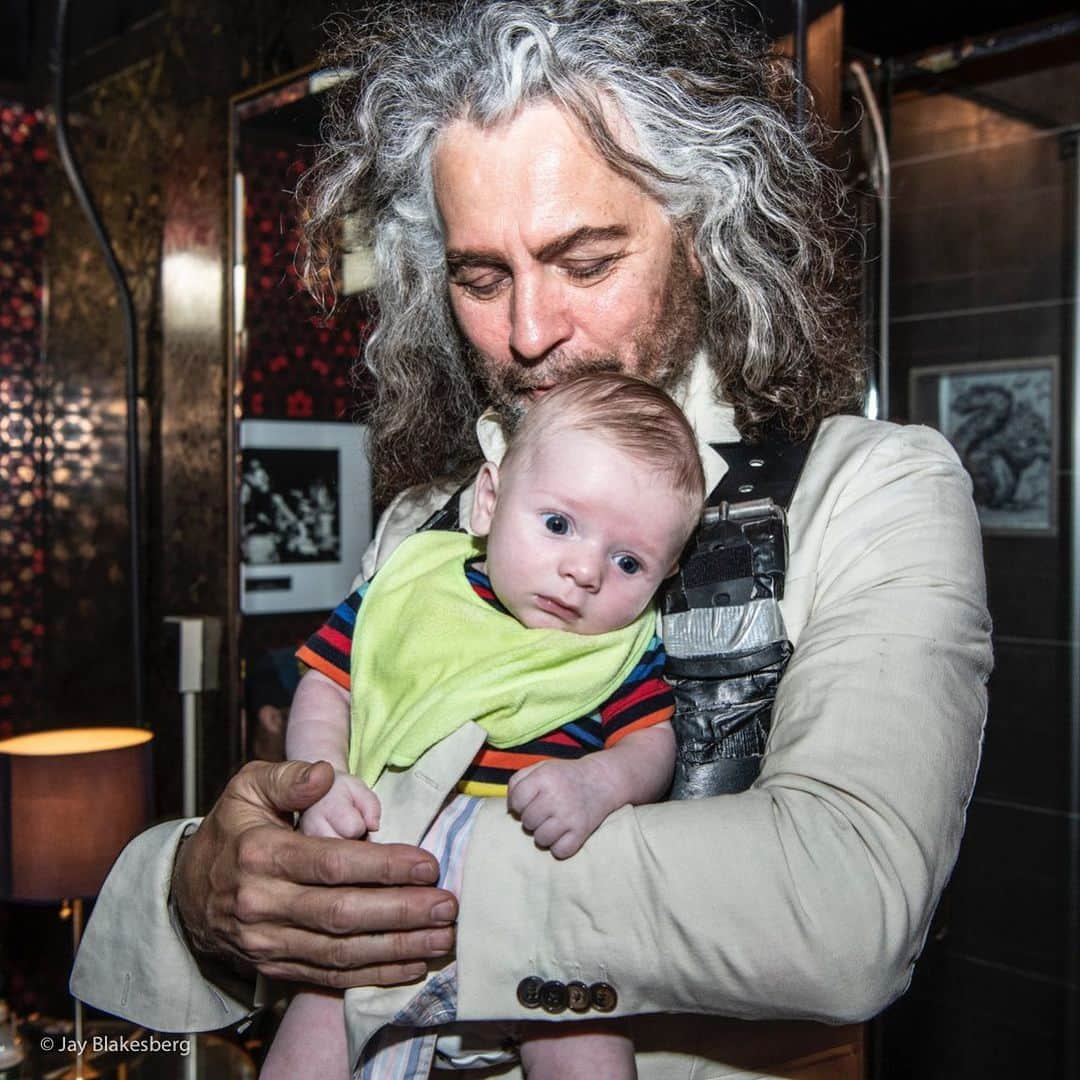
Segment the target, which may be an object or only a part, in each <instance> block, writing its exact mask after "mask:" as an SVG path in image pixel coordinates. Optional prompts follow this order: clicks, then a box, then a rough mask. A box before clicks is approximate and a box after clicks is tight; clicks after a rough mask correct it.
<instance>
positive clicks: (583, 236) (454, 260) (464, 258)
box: [446, 225, 630, 270]
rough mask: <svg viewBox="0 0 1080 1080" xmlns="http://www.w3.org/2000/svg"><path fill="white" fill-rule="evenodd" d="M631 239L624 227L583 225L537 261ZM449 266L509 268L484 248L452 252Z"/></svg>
mask: <svg viewBox="0 0 1080 1080" xmlns="http://www.w3.org/2000/svg"><path fill="white" fill-rule="evenodd" d="M629 235H630V230H629V229H627V228H626V226H625V225H582V226H580V227H579V228H577V229H573V230H571V231H570V232H568V233H564V234H563V235H562V236H556V237H555V239H554V240H549V241H548V242H547V243H546V244H545V245H544V246H543V247H542V248H541V249H540V250H539V251H538V252H537V253H536V257H537V258H538V259H539V260H540V261H541V262H548V261H550V260H551V259H557V258H558V257H559V256H560V255H565V254H566V253H567V252H568V251H572V250H573V249H574V248H576V247H580V246H582V245H584V244H592V243H602V242H604V241H605V240H625V239H626V238H627V237H628V236H629ZM446 263H447V265H448V266H449V267H450V269H451V270H459V269H463V268H465V267H468V266H496V267H503V266H505V265H506V263H505V260H504V259H503V257H502V255H501V254H499V253H498V252H495V251H489V250H484V249H482V248H481V249H474V250H471V251H470V250H465V249H461V248H450V249H449V250H448V251H447V252H446Z"/></svg>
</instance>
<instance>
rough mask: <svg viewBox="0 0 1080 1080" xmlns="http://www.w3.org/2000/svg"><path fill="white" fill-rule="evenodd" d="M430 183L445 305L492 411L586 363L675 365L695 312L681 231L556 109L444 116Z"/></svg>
mask: <svg viewBox="0 0 1080 1080" xmlns="http://www.w3.org/2000/svg"><path fill="white" fill-rule="evenodd" d="M617 133H618V132H617ZM435 192H436V197H437V199H438V204H439V210H440V213H441V215H442V219H443V225H444V228H445V240H446V254H447V265H448V270H449V277H450V304H451V307H452V308H453V311H454V315H455V317H456V318H457V322H458V325H459V326H460V328H461V330H462V332H463V333H464V335H465V337H466V338H467V339H468V341H469V344H470V345H471V347H472V349H473V351H474V355H475V358H476V363H477V365H478V371H479V374H480V375H481V377H482V378H483V380H484V382H485V384H486V385H487V387H488V390H489V392H490V394H491V397H492V400H493V402H494V403H495V405H496V406H497V407H499V408H500V409H502V410H503V411H504V412H506V413H508V414H509V415H511V416H512V417H513V416H520V414H521V413H522V412H523V411H524V410H525V409H527V408H528V406H529V404H530V403H531V402H532V401H533V400H535V399H536V397H537V396H538V395H540V394H542V393H543V392H544V391H545V390H546V389H548V388H550V387H552V386H554V385H555V384H557V383H559V382H563V381H565V380H566V379H568V378H570V377H573V376H576V375H581V374H585V373H587V372H590V371H598V370H601V371H623V372H626V373H627V374H631V375H638V376H640V377H641V378H644V379H648V380H649V381H650V382H653V383H657V384H658V385H661V386H670V385H671V384H672V383H673V382H674V381H675V380H676V379H678V377H679V376H681V375H682V374H683V372H684V371H685V370H686V369H687V368H688V366H689V362H690V359H691V357H692V355H693V353H694V350H695V348H696V347H697V343H698V340H699V337H700V308H699V304H698V300H697V289H696V281H695V275H694V272H693V270H692V269H691V256H690V255H689V254H688V252H687V248H686V245H685V243H684V241H683V240H682V239H680V238H678V237H676V235H675V232H674V230H673V229H672V226H671V224H670V222H669V221H668V220H667V218H666V217H665V216H664V214H663V212H662V210H661V208H660V205H659V203H657V202H656V200H655V199H653V198H652V197H651V196H649V195H648V194H646V193H645V192H644V191H642V190H641V189H640V188H639V187H637V186H636V185H635V184H633V183H631V181H629V180H627V179H626V178H624V177H622V176H619V175H618V174H617V173H615V172H613V171H612V170H611V169H610V168H609V167H608V165H607V164H606V162H605V161H604V160H603V159H602V158H601V157H600V156H599V154H598V153H597V152H596V150H595V149H594V148H593V146H592V144H591V143H590V142H589V140H588V138H587V137H586V136H585V134H584V133H583V132H582V131H581V129H580V127H579V125H578V124H577V122H576V121H574V120H572V119H568V118H567V116H566V115H565V114H564V113H563V112H562V111H561V110H560V109H558V108H557V107H556V106H554V105H552V104H550V103H548V102H539V103H537V104H535V105H531V106H529V107H528V108H526V109H524V110H522V112H520V113H519V114H518V115H517V116H516V117H515V118H514V119H513V120H511V121H510V122H509V123H506V124H501V125H498V126H496V127H494V128H491V129H488V130H483V129H481V128H478V127H476V126H475V125H473V124H471V123H468V122H466V121H463V120H459V121H456V122H455V123H453V124H451V125H450V126H449V127H448V128H447V129H446V130H445V131H444V132H443V134H442V136H441V137H440V140H439V144H438V146H437V148H436V152H435Z"/></svg>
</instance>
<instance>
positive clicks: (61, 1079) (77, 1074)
mask: <svg viewBox="0 0 1080 1080" xmlns="http://www.w3.org/2000/svg"><path fill="white" fill-rule="evenodd" d="M50 1075H51V1076H53V1077H55V1078H56V1080H97V1078H98V1077H99V1076H101V1075H102V1074H101V1070H100V1069H95V1068H94V1066H93V1065H91V1064H90V1062H89V1061H84V1062H83V1063H82V1065H79V1063H78V1062H76V1063H75V1064H74V1065H70V1066H69V1067H68V1068H66V1069H65V1070H64V1071H63V1072H62V1073H60V1074H59V1075H57V1074H56V1073H51V1074H50Z"/></svg>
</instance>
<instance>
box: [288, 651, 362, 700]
mask: <svg viewBox="0 0 1080 1080" xmlns="http://www.w3.org/2000/svg"><path fill="white" fill-rule="evenodd" d="M296 658H297V659H298V660H302V661H303V662H304V663H305V664H307V666H308V667H309V668H314V670H315V671H317V672H319V673H320V674H321V675H325V676H326V677H327V678H328V679H333V680H334V682H336V683H337V684H338V686H342V687H344V688H345V689H346V690H348V689H349V688H350V686H351V683H350V682H349V673H348V672H347V671H342V670H341V668H339V667H338V666H337V665H336V664H332V663H330V661H329V660H327V659H326V657H324V656H320V655H319V654H318V653H314V652H312V651H311V650H310V649H309V648H308V647H307V646H306V645H301V646H300V648H299V649H297V650H296Z"/></svg>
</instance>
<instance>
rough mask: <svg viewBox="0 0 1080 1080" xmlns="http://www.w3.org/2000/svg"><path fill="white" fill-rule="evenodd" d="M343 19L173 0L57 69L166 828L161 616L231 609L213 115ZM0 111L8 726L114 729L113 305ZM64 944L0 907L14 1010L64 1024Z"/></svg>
mask: <svg viewBox="0 0 1080 1080" xmlns="http://www.w3.org/2000/svg"><path fill="white" fill-rule="evenodd" d="M338 7H340V5H337V4H334V3H332V2H329V0H326V2H324V0H314V2H312V3H308V4H303V5H298V4H295V3H290V2H288V0H251V2H249V3H243V4H230V3H226V2H224V0H164V2H163V3H162V4H161V5H160V8H161V16H160V17H159V18H156V19H154V20H151V21H150V22H148V23H147V24H146V25H144V26H142V27H141V28H140V29H139V30H138V32H132V33H131V34H125V35H123V36H121V37H118V38H112V39H110V40H109V41H108V42H106V43H104V44H103V45H102V47H101V48H98V49H96V50H95V51H94V53H93V55H92V56H81V57H80V56H78V55H76V56H75V57H74V58H73V62H72V71H71V79H70V102H69V109H70V114H71V119H72V125H73V141H74V144H75V148H76V152H77V154H78V155H79V158H80V162H81V165H82V168H83V171H84V173H85V175H86V178H87V181H88V183H89V186H90V188H91V191H92V193H93V196H94V199H95V201H96V202H97V203H98V206H99V208H100V210H101V214H102V217H103V219H104V221H105V224H106V226H107V228H108V230H109V232H110V234H111V237H112V240H113V244H114V246H115V249H116V254H117V257H118V259H119V261H120V263H121V265H122V267H123V269H124V271H125V273H126V275H127V277H128V279H129V282H130V285H131V288H132V292H133V294H134V299H135V306H136V309H137V313H138V334H137V337H138V343H139V353H140V374H139V392H140V398H141V409H140V426H141V431H142V442H143V459H142V460H143V470H142V485H143V491H144V495H145V501H144V515H145V524H146V537H147V540H146V552H145V554H146V562H145V568H146V570H145V572H146V578H147V591H148V612H147V622H146V626H147V638H148V642H149V656H148V668H149V670H148V676H149V680H148V681H149V705H150V709H149V717H148V719H149V722H150V725H151V726H152V727H153V728H154V730H155V735H156V753H155V761H156V765H157V777H156V779H157V794H158V809H159V811H160V813H161V814H162V815H163V816H175V815H176V813H177V810H178V808H179V803H180V798H179V769H178V766H177V762H178V761H179V760H180V750H179V747H180V739H179V703H178V698H177V695H176V693H175V691H174V689H173V686H174V683H173V679H174V677H175V675H174V672H173V671H172V670H171V668H170V666H169V665H168V664H167V662H166V657H165V656H164V654H163V653H164V650H163V633H162V619H163V617H164V616H165V615H168V614H179V615H193V614H203V613H206V614H212V615H220V616H223V615H224V614H225V613H226V607H227V588H226V582H227V576H228V566H229V559H228V554H229V553H228V551H227V548H226V539H225V537H226V528H225V525H226V510H227V505H228V500H229V497H230V496H229V492H230V487H229V485H230V477H229V470H228V468H227V463H226V460H225V433H226V430H227V425H228V424H229V423H230V422H231V404H232V402H231V387H229V386H228V379H227V361H226V332H225V308H224V303H225V266H226V262H227V259H226V239H227V236H228V231H227V222H226V207H227V190H228V189H227V183H226V177H227V144H228V139H227V133H228V115H229V114H228V100H229V97H230V95H232V94H234V93H238V92H240V91H242V90H244V89H246V88H249V87H252V86H254V85H256V84H258V83H261V82H263V81H265V80H267V79H271V78H274V77H277V76H279V75H282V74H285V73H286V72H288V71H292V70H295V69H296V68H298V67H301V66H303V65H305V64H309V63H311V62H313V61H314V59H315V54H316V51H317V49H318V47H319V44H320V40H321V33H322V31H321V29H320V27H321V23H322V20H323V19H324V18H325V17H326V16H327V15H329V14H330V13H331V12H332V11H333V10H336V9H337V8H338ZM0 111H2V113H3V115H2V116H0V428H2V431H0V435H2V439H0V455H2V460H0V475H2V476H3V480H2V483H0V734H6V733H7V731H8V727H12V728H14V729H15V730H32V729H34V728H40V727H58V726H67V725H78V724H84V723H85V724H102V723H128V722H130V719H131V709H130V698H131V677H130V651H131V649H130V640H131V631H130V620H129V616H128V600H127V597H128V586H129V582H128V571H127V535H128V531H127V525H128V522H127V509H126V500H125V475H124V470H125V464H126V449H125V445H124V423H125V405H124V389H123V383H124V370H123V369H124V360H123V330H122V323H121V319H120V315H119V308H118V304H117V300H116V294H115V290H114V287H113V284H112V281H111V279H110V277H109V275H108V273H107V270H106V267H105V264H104V261H103V258H102V256H101V253H100V251H99V249H98V247H97V245H96V243H95V242H94V241H93V239H92V237H91V234H90V231H89V226H88V225H87V224H86V222H85V221H84V219H83V218H82V215H81V213H80V212H79V211H78V209H77V208H76V206H75V204H74V201H73V198H72V196H71V194H70V191H69V188H68V186H67V183H66V181H65V180H64V178H63V177H62V175H61V174H60V171H59V169H57V168H56V167H55V165H52V166H50V165H48V164H47V162H46V161H44V160H43V156H44V157H48V154H49V152H50V151H51V145H52V140H51V136H50V134H49V133H48V131H47V128H46V125H45V123H44V121H43V119H42V116H41V115H40V114H38V113H34V112H32V111H30V110H28V109H26V108H24V107H23V106H21V105H18V104H9V103H0ZM24 129H25V130H24ZM46 219H48V220H49V221H50V222H51V229H50V230H49V233H48V237H47V238H46V236H45V227H44V226H45V222H46ZM9 271H10V272H9ZM46 281H47V285H48V293H47V295H48V303H47V304H46V303H45V294H43V293H42V292H41V289H42V286H43V284H44V283H45V282H46ZM24 308H25V309H27V311H28V314H26V316H25V317H24V316H23V314H22V312H23V309H24ZM13 313H14V314H13ZM42 342H44V352H43V353H42V349H41V346H42ZM9 532H10V539H11V541H12V543H10V544H9V543H8V539H9V537H8V533H9ZM234 729H235V723H234V720H233V718H232V717H229V716H228V715H227V714H226V710H225V707H224V702H223V701H222V700H220V698H219V699H218V700H214V698H213V697H211V699H210V700H209V701H208V702H207V705H206V710H205V713H204V716H203V734H204V747H203V757H204V761H205V762H206V763H207V771H206V775H205V776H204V783H203V791H202V795H203V802H204V804H205V803H208V802H209V801H210V800H211V799H212V798H213V797H214V795H215V794H216V792H217V790H219V789H220V787H221V785H222V783H223V782H224V780H225V779H226V777H227V775H228V772H229V770H230V768H231V767H232V765H234V764H235V762H236V755H237V753H238V751H239V746H238V743H237V740H236V738H235V734H236V733H235V730H234ZM69 932H70V931H69V924H66V923H60V922H59V921H57V920H56V918H55V912H44V911H39V912H34V911H32V910H28V909H20V908H17V907H12V908H11V909H10V910H8V909H3V910H0V977H2V978H3V980H4V982H5V985H4V986H3V988H2V990H3V993H6V994H7V995H8V996H9V997H10V998H12V999H14V1000H13V1003H14V1005H15V1006H16V1008H17V1009H18V1010H19V1011H21V1012H24V1013H25V1012H26V1011H29V1010H30V1009H35V1008H40V1009H44V1010H46V1011H50V1012H53V1013H56V1014H64V1013H66V1010H67V1009H68V1007H69V1004H70V1002H69V999H68V998H67V996H66V994H65V982H66V968H67V963H68V961H69V952H70V946H69V938H68V934H69ZM31 945H32V948H31V947H30V946H31ZM3 993H0V996H3Z"/></svg>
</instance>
